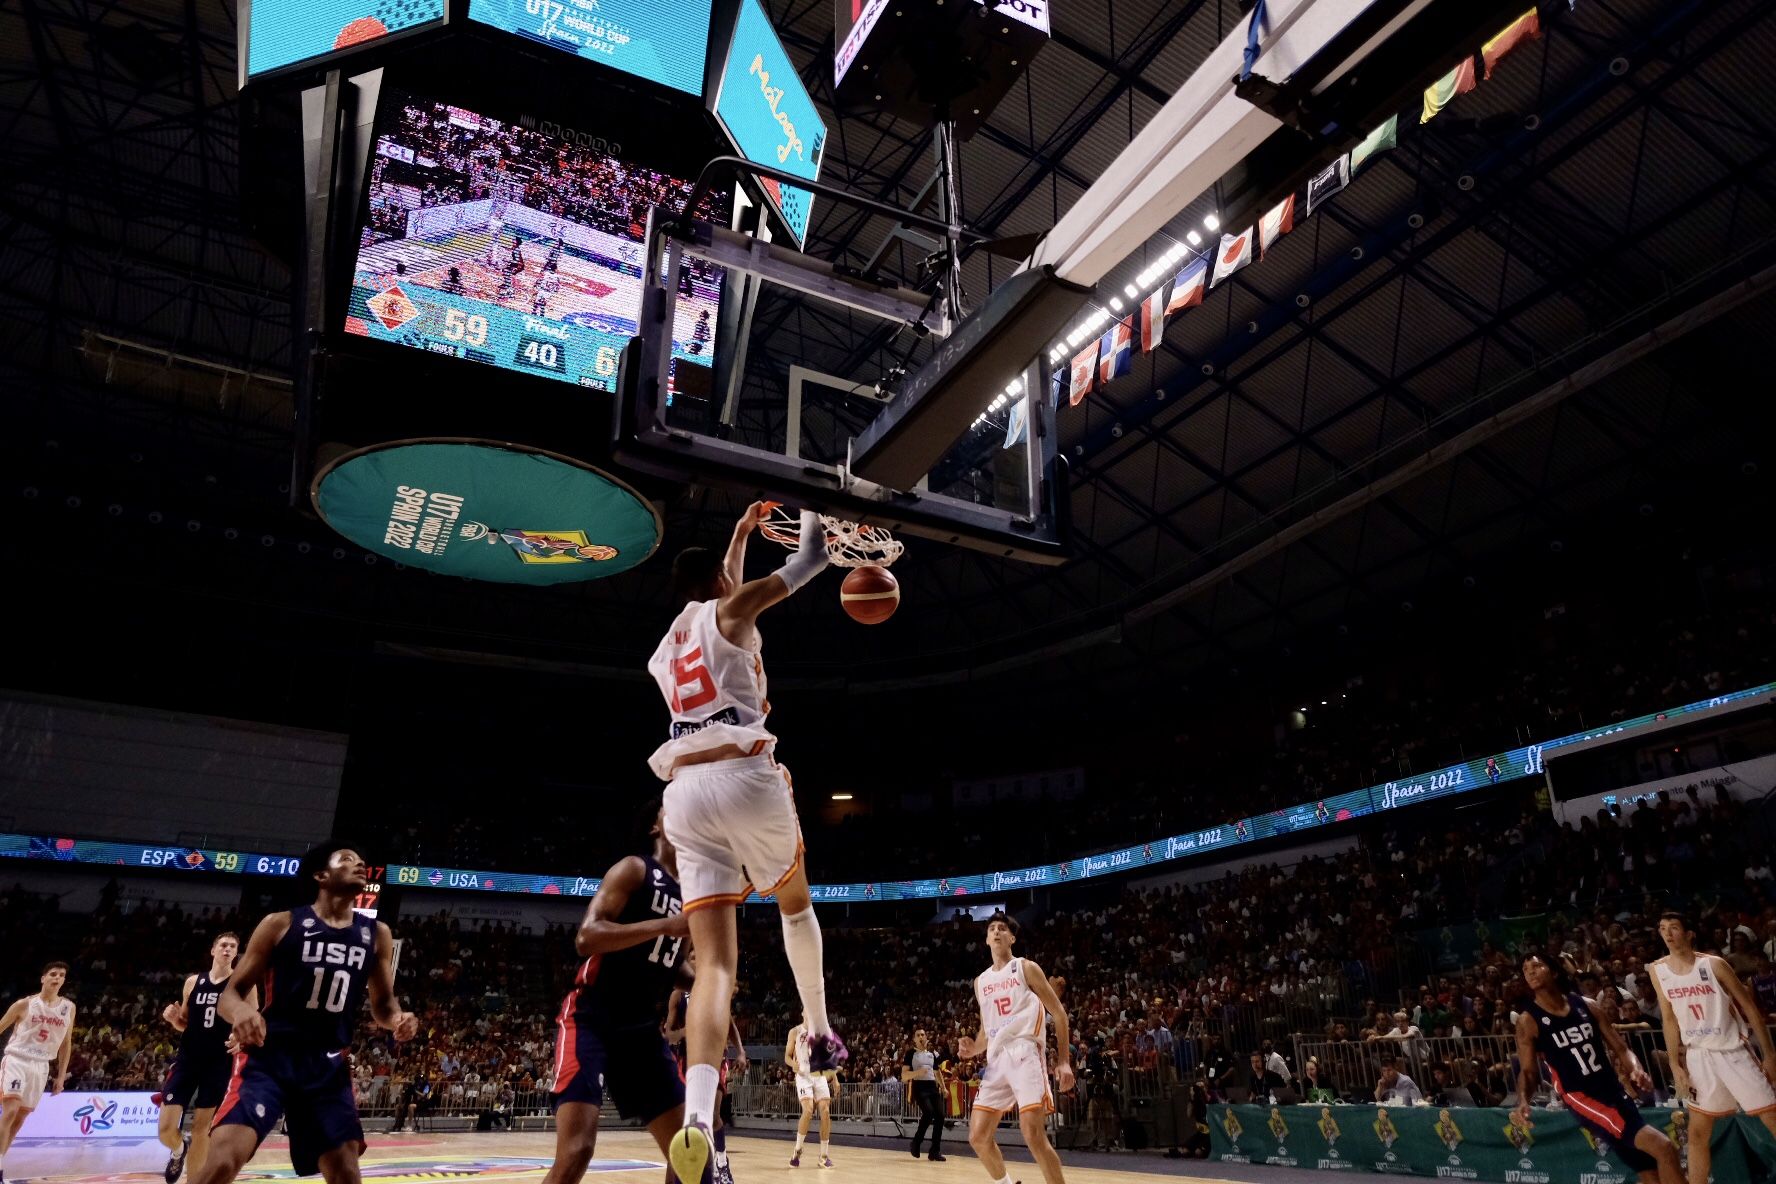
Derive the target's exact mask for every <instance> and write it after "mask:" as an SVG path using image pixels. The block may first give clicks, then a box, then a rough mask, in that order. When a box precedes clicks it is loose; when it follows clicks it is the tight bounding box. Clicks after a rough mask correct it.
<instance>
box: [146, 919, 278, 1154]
mask: <svg viewBox="0 0 1776 1184" xmlns="http://www.w3.org/2000/svg"><path fill="white" fill-rule="evenodd" d="M239 951H240V935H239V934H235V933H220V934H217V935H216V940H215V941H213V942H211V943H210V968H209V969H208V970H206V971H204V972H203V973H202V974H188V975H186V976H185V989H184V990H183V991H181V992H180V994H179V1001H178V1002H177V1003H169V1004H167V1005H166V1010H165V1011H162V1012H161V1013H160V1016H161V1018H162V1019H164V1020H165V1021H166V1022H167V1023H169V1024H171V1025H172V1026H173V1028H174V1029H176V1030H177V1031H179V1032H180V1033H182V1035H181V1036H180V1037H179V1054H178V1056H176V1057H174V1058H173V1067H172V1068H171V1069H168V1070H167V1078H166V1084H165V1085H164V1086H162V1087H161V1099H160V1141H161V1144H162V1145H163V1146H164V1147H165V1148H166V1149H167V1150H168V1151H170V1152H172V1156H171V1158H169V1159H168V1160H167V1166H166V1180H167V1184H175V1181H177V1180H178V1178H179V1176H180V1174H181V1173H182V1172H184V1170H185V1165H186V1163H187V1161H189V1163H190V1165H191V1174H192V1175H193V1176H195V1175H197V1173H198V1172H199V1171H201V1170H202V1169H203V1165H204V1160H205V1158H207V1157H208V1155H209V1153H210V1119H211V1118H213V1117H214V1116H215V1113H216V1107H217V1106H218V1105H220V1104H221V1102H222V1095H223V1094H225V1093H227V1092H228V1079H229V1078H230V1077H232V1076H233V1075H234V1058H233V1057H232V1056H230V1055H229V1053H228V1034H229V1032H230V1031H231V1029H230V1027H229V1024H228V1021H227V1020H225V1019H223V1018H222V1017H221V1016H220V1015H218V1014H217V1013H216V1007H217V1005H218V1003H219V1002H220V1000H221V998H222V988H223V987H225V986H227V985H228V978H229V976H230V975H232V974H233V973H234V956H235V954H236V953H238V952H239ZM248 1002H249V1003H251V1004H252V1005H253V1006H254V1007H257V1006H258V991H256V990H255V991H253V992H252V993H251V994H250V995H249V996H248ZM187 1107H189V1108H190V1110H191V1133H190V1134H189V1135H185V1136H183V1137H181V1136H180V1133H179V1128H180V1127H181V1126H182V1125H183V1124H184V1119H185V1111H186V1108H187Z"/></svg>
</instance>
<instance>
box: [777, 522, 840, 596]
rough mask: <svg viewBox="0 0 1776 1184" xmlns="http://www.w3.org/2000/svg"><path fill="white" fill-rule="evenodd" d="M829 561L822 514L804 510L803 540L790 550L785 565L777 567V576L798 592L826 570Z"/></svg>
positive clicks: (791, 589)
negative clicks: (821, 519)
mask: <svg viewBox="0 0 1776 1184" xmlns="http://www.w3.org/2000/svg"><path fill="white" fill-rule="evenodd" d="M829 562H830V559H829V558H828V556H827V553H826V527H825V526H824V525H823V524H822V523H821V521H820V515H818V514H816V513H815V512H814V511H813V510H803V511H802V529H801V541H800V543H798V544H797V546H796V549H795V550H794V551H792V552H790V555H789V558H788V559H785V560H784V561H783V566H782V567H780V568H778V569H777V578H778V579H780V580H782V581H783V585H784V587H786V588H788V589H789V590H790V591H791V592H798V591H800V590H801V588H802V586H803V585H804V584H806V583H807V582H808V581H809V580H811V579H813V578H814V577H815V576H817V575H819V574H820V573H821V572H822V571H824V570H825V569H826V565H827V564H828V563H829Z"/></svg>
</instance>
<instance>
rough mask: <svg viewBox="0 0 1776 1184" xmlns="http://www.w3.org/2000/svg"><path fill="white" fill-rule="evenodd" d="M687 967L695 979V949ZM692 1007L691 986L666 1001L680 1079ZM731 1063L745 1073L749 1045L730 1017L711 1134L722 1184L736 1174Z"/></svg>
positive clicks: (669, 1035)
mask: <svg viewBox="0 0 1776 1184" xmlns="http://www.w3.org/2000/svg"><path fill="white" fill-rule="evenodd" d="M685 965H686V966H687V967H688V968H689V970H690V973H691V977H692V979H693V980H694V979H695V978H696V974H697V951H696V949H695V948H693V949H691V950H690V951H689V952H688V953H687V954H686V955H685ZM690 1006H691V986H690V984H688V983H687V984H685V985H683V986H678V987H674V988H672V997H671V998H670V999H668V1000H667V1001H666V1041H667V1043H669V1044H670V1045H672V1052H673V1055H675V1056H676V1057H678V1072H679V1075H680V1076H681V1077H682V1076H683V1075H684V1071H685V1013H686V1012H687V1011H689V1010H690ZM730 1054H731V1055H730ZM730 1064H732V1065H733V1067H734V1068H735V1069H736V1070H738V1071H739V1072H741V1073H745V1072H746V1066H747V1059H746V1044H745V1042H744V1041H743V1040H741V1038H740V1024H739V1023H738V1022H737V1021H735V1020H734V1019H732V1018H731V1017H730V1019H729V1021H728V1043H727V1046H726V1047H724V1048H723V1049H722V1063H721V1081H720V1082H719V1083H718V1084H717V1086H716V1093H715V1097H716V1105H715V1129H714V1130H713V1131H712V1132H711V1134H712V1137H713V1138H714V1140H715V1182H716V1184H723V1182H724V1181H726V1182H727V1184H732V1182H733V1179H734V1173H733V1172H732V1170H731V1169H730V1168H729V1167H728V1142H727V1127H728V1126H729V1124H730V1123H732V1121H733V1119H734V1103H733V1098H732V1097H730V1096H729V1094H728V1066H729V1065H730Z"/></svg>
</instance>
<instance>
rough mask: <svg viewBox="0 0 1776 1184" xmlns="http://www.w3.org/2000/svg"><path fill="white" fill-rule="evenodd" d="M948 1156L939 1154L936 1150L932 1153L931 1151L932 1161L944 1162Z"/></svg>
mask: <svg viewBox="0 0 1776 1184" xmlns="http://www.w3.org/2000/svg"><path fill="white" fill-rule="evenodd" d="M947 1158H948V1157H947V1156H943V1155H939V1154H938V1153H937V1152H935V1151H933V1152H932V1153H931V1162H932V1163H942V1162H943V1161H944V1160H945V1159H947Z"/></svg>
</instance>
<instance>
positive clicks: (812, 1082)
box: [796, 1073, 832, 1102]
mask: <svg viewBox="0 0 1776 1184" xmlns="http://www.w3.org/2000/svg"><path fill="white" fill-rule="evenodd" d="M796 1097H798V1098H813V1099H814V1100H815V1101H816V1102H830V1101H832V1087H831V1086H829V1085H828V1084H827V1083H826V1074H824V1073H817V1074H815V1075H814V1076H812V1077H810V1076H808V1075H807V1074H806V1073H797V1074H796Z"/></svg>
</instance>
